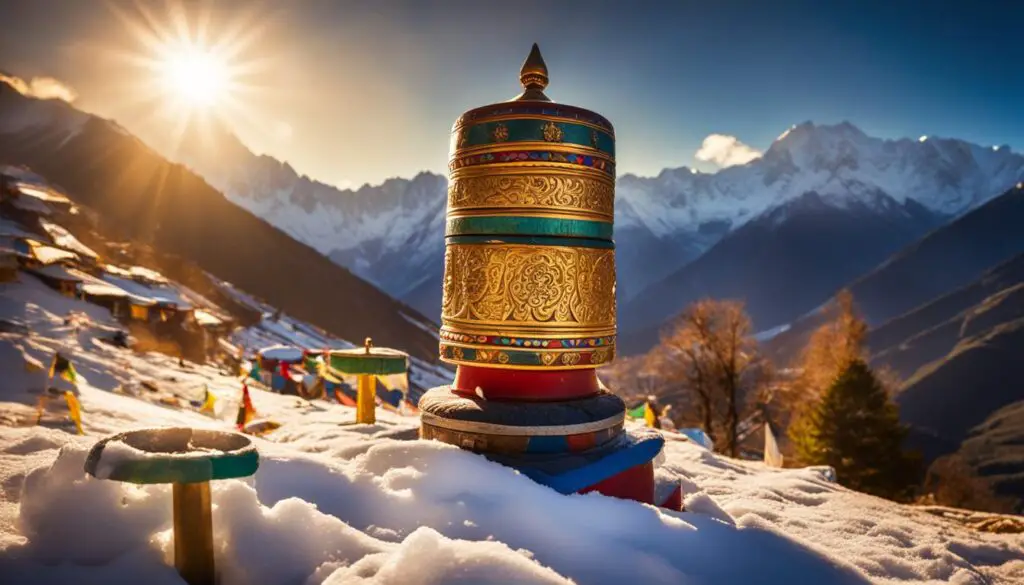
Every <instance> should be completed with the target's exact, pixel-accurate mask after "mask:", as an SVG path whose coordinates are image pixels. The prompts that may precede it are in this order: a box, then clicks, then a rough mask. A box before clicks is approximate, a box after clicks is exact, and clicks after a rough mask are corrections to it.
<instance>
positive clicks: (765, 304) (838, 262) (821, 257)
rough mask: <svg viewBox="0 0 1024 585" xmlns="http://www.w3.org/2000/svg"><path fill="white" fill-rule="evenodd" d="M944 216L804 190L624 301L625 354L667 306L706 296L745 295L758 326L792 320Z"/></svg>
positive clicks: (642, 346) (649, 335) (877, 198)
mask: <svg viewBox="0 0 1024 585" xmlns="http://www.w3.org/2000/svg"><path fill="white" fill-rule="evenodd" d="M941 221H942V218H941V217H940V216H937V215H935V214H934V213H932V212H930V211H928V210H927V209H925V208H923V207H922V206H920V205H917V204H915V203H913V202H908V203H906V204H899V203H897V202H896V201H895V200H894V199H893V198H891V197H889V196H887V195H885V194H883V193H875V195H874V197H873V198H872V199H870V200H867V201H861V200H850V201H847V202H846V203H845V204H844V205H842V206H839V205H837V204H836V202H835V201H834V200H832V199H829V198H826V197H823V196H822V195H819V194H817V193H807V194H805V195H803V196H801V197H799V198H797V199H795V200H793V201H791V202H789V203H786V204H784V205H781V206H779V207H777V208H775V209H773V210H772V211H770V212H768V213H766V214H764V215H762V216H760V217H758V218H756V219H754V220H753V221H751V222H749V223H747V224H746V225H744V226H743V227H741V228H739V229H737V230H735V231H734V232H732V233H731V234H729V235H728V236H726V237H725V238H724V239H722V240H721V241H720V242H718V243H717V244H715V246H713V247H712V248H711V249H710V250H709V251H708V252H706V253H705V254H704V255H702V256H701V257H700V258H698V259H697V260H694V261H693V262H691V263H690V264H688V265H687V266H685V267H684V268H682V269H681V270H679V271H677V272H675V273H673V274H672V275H670V276H669V277H668V278H666V279H665V280H662V281H661V282H659V283H657V284H655V285H652V286H650V287H649V288H648V289H647V290H645V291H644V292H643V293H641V294H639V295H637V297H636V298H634V299H633V300H632V301H629V302H627V303H625V304H624V305H623V306H622V308H621V309H620V315H621V317H620V319H621V321H622V323H623V328H624V329H626V333H625V334H624V335H623V342H622V347H623V352H625V353H639V352H643V351H646V350H647V349H649V348H650V347H651V346H652V345H653V344H654V343H655V342H656V341H657V331H658V328H659V327H660V326H661V325H662V323H663V322H664V320H665V315H666V311H668V312H669V313H668V314H675V313H678V312H679V311H682V310H683V309H684V308H685V307H686V306H687V305H688V304H690V303H692V302H695V301H697V300H699V299H701V298H706V297H710V298H718V299H740V300H743V301H744V302H745V304H746V310H747V312H748V314H749V315H750V317H751V320H752V321H753V323H754V326H755V328H756V329H758V330H763V329H769V328H772V327H776V326H778V325H782V324H785V323H788V322H789V321H791V320H792V319H795V318H796V317H798V316H799V315H801V314H803V313H805V312H806V311H807V310H809V309H811V308H813V307H815V306H818V305H820V304H822V303H823V302H825V301H826V300H827V299H828V297H829V296H830V295H831V294H832V293H833V292H834V291H835V290H836V289H837V288H838V287H840V286H842V284H843V283H845V282H848V281H849V280H850V279H852V278H855V277H856V276H857V275H859V274H861V273H863V272H864V271H867V270H870V268H871V267H872V266H875V265H876V264H878V263H879V262H881V261H882V260H884V259H885V258H886V257H887V256H888V255H889V254H891V253H892V252H894V251H896V250H898V249H900V248H901V247H903V246H905V245H907V244H909V243H910V242H913V241H914V240H916V239H917V238H918V237H920V236H921V235H923V234H925V233H926V232H927V231H928V230H930V229H931V228H933V227H935V226H936V225H938V224H939V223H940V222H941ZM630 326H632V327H633V329H629V327H630ZM629 331H633V333H628V332H629Z"/></svg>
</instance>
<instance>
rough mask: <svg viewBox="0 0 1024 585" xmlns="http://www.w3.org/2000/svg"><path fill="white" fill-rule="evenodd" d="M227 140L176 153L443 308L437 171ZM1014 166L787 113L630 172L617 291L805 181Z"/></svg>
mask: <svg viewBox="0 0 1024 585" xmlns="http://www.w3.org/2000/svg"><path fill="white" fill-rule="evenodd" d="M224 143H231V144H233V145H234V146H233V147H232V148H231V149H230V150H231V151H233V152H235V153H236V154H234V155H232V156H230V157H227V158H225V157H224V156H222V153H223V150H218V156H217V157H211V156H204V154H203V152H202V150H201V148H200V147H199V146H198V145H197V144H196V143H195V141H193V142H192V144H193V147H192V148H191V149H190V150H189V149H187V150H186V151H185V152H184V154H183V155H182V156H181V159H182V162H184V163H185V164H187V165H189V166H191V167H192V168H194V169H195V170H196V171H197V172H198V173H200V174H201V175H203V176H204V177H205V178H206V179H207V180H208V181H210V183H211V184H213V185H214V186H215V187H217V188H218V189H219V190H221V191H222V192H224V193H225V194H226V195H227V196H228V198H229V199H231V201H233V202H235V203H237V204H239V205H241V206H242V207H245V208H246V209H248V210H250V211H252V212H253V213H255V214H256V215H258V216H260V217H263V218H265V219H266V220H267V221H269V222H270V223H272V224H273V225H275V226H277V227H278V228H280V229H282V230H283V231H285V232H287V233H288V234H290V235H292V236H293V237H295V238H296V239H298V240H300V241H302V242H304V243H306V244H308V245H310V246H312V247H314V248H316V249H317V250H319V251H320V252H322V253H324V254H326V255H328V256H330V257H331V258H332V259H334V260H335V261H337V262H339V263H341V264H343V265H344V266H346V267H348V268H349V269H350V270H352V271H353V272H355V273H356V274H358V275H359V276H361V277H363V278H365V279H367V280H369V281H371V282H373V283H375V284H377V285H379V286H380V287H382V288H383V289H384V290H386V291H387V292H389V293H390V294H392V295H393V296H395V297H398V298H400V299H402V300H405V301H406V302H408V303H409V304H410V305H412V306H413V307H415V308H417V309H418V310H420V311H421V312H423V313H424V314H426V315H433V316H436V315H437V314H438V311H439V306H440V303H439V297H440V280H441V275H442V265H443V255H444V251H443V233H444V208H445V188H446V179H445V178H444V177H441V176H439V175H435V174H432V173H421V174H420V175H417V176H416V177H414V178H413V179H389V180H387V181H385V182H384V183H383V184H381V185H377V186H369V185H364V186H363V187H361V188H359V189H356V190H340V189H336V188H334V187H331V186H329V185H325V184H323V183H320V182H317V181H315V180H313V179H311V178H309V177H305V176H301V175H299V174H298V173H296V172H295V170H294V169H292V168H291V167H290V166H289V165H287V164H283V163H281V162H279V161H277V160H275V159H273V158H271V157H267V156H257V155H255V154H253V153H251V152H249V151H248V150H246V149H245V147H244V146H242V145H241V144H240V143H239V142H238V141H237V140H236V139H234V138H233V137H231V136H230V135H228V134H226V133H225V134H224V136H223V138H222V139H218V140H217V141H214V144H215V145H216V148H219V149H223V146H222V145H223V144H224ZM225 161H228V162H227V163H226V162H225ZM1022 177H1024V157H1022V156H1021V155H1019V154H1017V153H1014V152H1012V151H1011V150H1010V149H1009V148H1008V147H997V148H989V147H982V146H977V145H974V144H970V143H967V142H964V141H961V140H955V139H944V138H921V139H918V140H910V139H901V140H883V139H879V138H873V137H870V136H867V135H866V134H864V133H863V132H861V131H860V130H859V129H857V128H856V127H855V126H853V125H852V124H850V123H848V122H844V123H841V124H837V125H832V126H829V125H815V124H813V123H810V122H805V123H803V124H800V125H797V126H794V127H792V128H790V129H789V130H787V131H786V132H784V133H783V134H782V135H781V136H780V137H779V138H778V139H777V140H776V141H775V142H774V143H773V144H772V145H771V147H770V148H769V149H768V151H767V152H766V153H765V155H764V156H763V157H762V158H760V159H757V160H754V161H752V162H750V163H747V164H745V165H741V166H734V167H729V168H726V169H723V170H721V171H719V172H717V173H701V172H697V171H695V170H692V169H689V168H686V167H682V168H678V169H666V170H665V171H663V172H662V173H660V174H659V175H658V176H657V177H647V178H643V177H636V176H634V175H624V176H622V177H620V179H619V184H618V189H617V200H616V210H615V216H616V226H615V230H616V233H615V238H616V243H617V246H618V255H619V262H618V264H619V275H620V278H619V281H620V283H619V298H620V300H621V301H628V300H629V299H631V298H633V297H634V296H636V295H637V294H639V293H640V292H642V291H643V290H644V289H645V288H647V287H648V286H649V285H651V284H653V283H655V282H658V281H659V280H662V279H663V278H664V277H666V276H668V275H669V274H671V273H672V272H674V271H675V270H677V269H679V268H680V267H682V266H684V265H686V264H687V263H689V262H690V261H692V260H694V259H695V258H697V257H698V256H700V255H701V254H702V253H704V252H705V251H707V250H708V249H709V248H710V247H711V246H713V245H714V244H715V243H716V242H718V241H719V240H720V239H721V238H722V237H723V236H725V235H726V234H727V233H729V232H730V231H732V230H735V229H736V228H738V227H740V226H742V225H744V224H746V223H747V222H748V221H750V220H751V219H753V218H755V217H757V216H759V215H761V214H763V213H765V212H767V211H769V210H771V209H773V208H775V207H777V206H779V205H782V204H784V203H786V202H788V201H791V200H794V199H796V198H798V197H800V196H802V195H804V194H805V193H808V192H814V193H817V194H818V195H820V196H821V197H822V199H823V200H824V201H825V202H826V203H827V204H828V205H832V206H835V207H837V208H839V209H843V208H846V207H849V206H850V205H853V204H855V203H856V202H862V203H866V204H868V205H874V204H876V203H877V202H878V201H879V199H878V197H877V194H878V193H880V192H881V193H884V194H885V195H887V196H888V198H891V200H893V201H895V202H896V203H897V204H899V206H902V205H903V204H906V203H907V202H908V201H911V200H912V201H914V202H916V203H917V204H919V205H920V206H923V207H924V208H925V209H927V210H928V211H930V212H933V213H936V214H938V215H941V216H955V215H958V214H960V213H963V212H964V211H966V210H967V209H970V208H971V207H973V206H975V205H977V204H979V203H982V202H984V201H985V200H987V199H988V198H990V197H992V196H994V195H996V194H998V193H1001V192H1003V191H1005V190H1006V189H1007V188H1008V187H1009V186H1011V185H1013V184H1014V183H1016V182H1017V181H1019V180H1021V178H1022ZM885 205H888V202H886V203H885ZM654 258H657V261H656V262H655V261H654V260H653V259H654Z"/></svg>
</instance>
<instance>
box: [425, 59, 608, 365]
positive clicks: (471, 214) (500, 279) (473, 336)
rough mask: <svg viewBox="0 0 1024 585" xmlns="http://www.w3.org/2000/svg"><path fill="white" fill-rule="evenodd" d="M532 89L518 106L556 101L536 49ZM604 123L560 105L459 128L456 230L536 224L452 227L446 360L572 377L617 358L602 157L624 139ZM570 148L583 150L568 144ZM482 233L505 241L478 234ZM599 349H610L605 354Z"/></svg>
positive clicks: (525, 75) (474, 116)
mask: <svg viewBox="0 0 1024 585" xmlns="http://www.w3.org/2000/svg"><path fill="white" fill-rule="evenodd" d="M520 81H521V82H522V84H523V88H524V91H523V93H522V94H521V95H520V96H519V97H517V98H516V100H519V101H550V100H549V99H548V98H547V96H545V95H544V93H543V92H544V89H545V88H546V87H547V85H548V70H547V66H546V65H545V63H544V59H543V57H541V54H540V49H539V48H538V47H537V46H536V45H534V46H533V47H532V49H531V51H530V55H529V56H528V57H527V59H526V62H525V63H524V64H523V67H522V70H521V71H520ZM514 101H515V100H514ZM512 120H516V121H522V120H532V121H533V122H530V123H527V124H523V123H521V122H518V123H516V124H513V123H512ZM601 120H602V118H601V117H600V116H597V115H596V114H593V113H591V112H587V111H586V110H583V109H581V108H575V107H572V106H564V105H559V104H553V105H546V104H509V105H507V106H502V105H500V104H495V105H494V106H485V107H482V108H477V109H476V110H470V111H469V112H467V113H466V114H464V115H463V116H461V117H460V118H459V119H458V120H457V121H456V123H455V125H454V127H453V128H452V132H453V136H452V142H451V144H452V152H451V156H450V159H449V188H448V209H447V214H448V219H449V220H455V219H460V218H478V217H492V218H498V217H515V218H518V217H523V218H531V219H530V220H529V221H483V222H481V221H476V220H474V221H457V222H454V223H451V224H450V227H451V229H452V233H451V234H450V237H449V238H448V239H447V241H446V246H445V278H444V284H443V299H442V317H441V323H442V331H443V332H445V333H446V334H447V335H449V337H442V340H441V342H440V345H441V348H440V349H441V354H442V355H441V359H442V360H443V361H446V362H450V363H464V364H473V365H477V366H481V367H488V368H492V367H493V368H509V369H550V370H563V369H577V368H593V367H597V366H599V365H601V364H604V363H607V361H610V360H611V359H612V357H613V356H614V354H615V341H614V337H615V332H616V326H615V250H614V247H613V244H612V242H611V239H610V235H611V230H610V229H609V228H610V227H611V226H610V225H608V224H611V223H613V222H614V216H615V177H614V168H615V167H614V164H615V157H614V155H612V154H610V153H609V152H605V151H602V150H600V149H598V148H597V147H598V145H599V144H601V142H602V141H603V140H604V138H603V135H604V134H607V135H610V136H611V137H612V138H613V139H614V131H613V130H611V129H610V127H605V126H604V125H602V124H601ZM481 125H484V126H482V127H481ZM581 126H582V127H583V128H580V127H581ZM474 128H475V129H474ZM523 129H525V130H523ZM538 129H539V132H538ZM484 130H486V131H487V132H488V133H490V136H489V138H490V141H489V143H488V144H478V145H475V146H468V145H469V142H470V140H469V136H470V134H472V142H474V143H475V142H486V141H487V140H486V139H487V136H485V135H484V134H482V132H483V131H484ZM521 130H522V131H524V132H525V131H529V133H527V134H522V133H521ZM581 130H582V132H581ZM521 137H523V138H529V140H519V138H521ZM567 137H568V138H570V139H571V140H572V141H573V142H572V143H566V142H564V140H565V139H566V138H567ZM510 138H515V142H514V143H509V142H508V141H509V139H510ZM577 142H583V143H584V144H577ZM605 148H606V150H612V148H610V147H607V146H606V147H605ZM529 156H533V157H534V158H532V159H530V158H529ZM520 157H522V158H524V159H526V160H520ZM545 158H546V160H545ZM508 159H515V160H508ZM541 218H543V220H547V219H551V220H575V222H573V221H565V222H557V221H556V222H548V221H543V220H541ZM579 221H583V222H599V223H600V224H604V225H597V224H595V223H590V224H587V223H576V222H579ZM478 228H479V229H480V230H482V231H483V232H486V233H487V234H491V233H492V232H493V233H494V235H493V237H492V236H490V235H483V234H473V233H469V232H470V231H472V230H473V229H478ZM467 230H468V231H467ZM462 231H466V233H465V234H463V233H461V232H462ZM506 231H507V232H510V233H506ZM506 236H507V237H506ZM495 338H498V339H499V341H500V342H501V343H502V345H501V346H499V345H497V343H498V342H496V341H495ZM594 338H606V339H602V340H600V343H601V345H600V346H598V345H597V340H595V339H594ZM538 340H556V341H557V343H551V344H550V345H551V347H548V344H547V343H541V341H538ZM506 344H508V345H511V346H512V347H509V346H507V345H506ZM556 346H557V347H556Z"/></svg>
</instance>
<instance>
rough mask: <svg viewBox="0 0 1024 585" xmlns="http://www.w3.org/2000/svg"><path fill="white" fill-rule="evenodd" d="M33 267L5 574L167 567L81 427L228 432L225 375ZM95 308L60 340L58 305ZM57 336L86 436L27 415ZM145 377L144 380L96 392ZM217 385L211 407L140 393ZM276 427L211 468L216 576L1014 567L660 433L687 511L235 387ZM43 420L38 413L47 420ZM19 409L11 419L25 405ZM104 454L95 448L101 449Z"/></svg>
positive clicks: (719, 579) (734, 574)
mask: <svg viewBox="0 0 1024 585" xmlns="http://www.w3.org/2000/svg"><path fill="white" fill-rule="evenodd" d="M32 280H33V279H31V278H26V282H24V283H19V284H7V285H0V317H3V318H13V317H19V318H21V319H23V320H25V321H26V322H27V324H28V325H29V327H30V329H31V331H32V333H31V334H30V335H28V336H17V335H13V334H0V368H2V369H3V371H4V372H5V376H4V379H3V381H2V382H0V489H2V491H0V493H3V494H4V497H3V498H0V574H2V575H3V581H4V582H11V583H18V584H19V585H22V584H23V585H34V584H53V583H75V584H76V585H82V584H97V585H98V584H105V585H119V584H121V583H138V582H140V581H145V582H146V583H155V584H161V585H162V584H172V583H173V584H180V583H181V582H182V581H181V580H180V579H179V578H178V577H177V575H176V574H175V572H174V570H173V567H172V565H171V564H170V560H171V559H172V558H173V537H172V525H173V524H172V519H171V507H170V498H171V493H170V487H169V486H166V485H150V486H139V485H133V484H126V483H120V482H116V481H109V480H102V479H96V478H92V477H89V476H88V475H86V474H85V472H84V471H83V465H84V461H85V456H86V454H87V452H88V449H89V448H90V447H91V445H92V444H93V443H94V442H95V441H96V440H97V439H98V438H100V437H103V436H107V435H109V434H112V433H116V432H122V431H125V430H129V429H133V428H140V427H152V426H180V425H190V426H194V427H199V428H217V429H221V430H231V429H232V428H233V421H234V413H235V409H236V408H237V404H238V400H239V397H240V384H239V381H238V379H237V378H233V377H231V376H228V375H224V374H223V373H221V372H219V371H217V370H216V369H215V368H212V367H208V366H200V365H195V364H187V365H186V367H184V368H182V367H179V366H178V363H177V360H176V359H172V358H168V357H166V356H161V355H159V354H134V353H132V352H130V351H128V350H124V349H120V348H116V347H111V346H107V345H105V344H100V343H95V337H96V335H97V329H96V328H97V327H101V326H103V325H104V324H109V323H111V322H112V320H111V319H110V316H109V314H107V313H106V311H105V310H104V309H100V308H97V307H95V306H92V305H88V304H86V303H82V302H80V301H76V300H74V299H69V298H65V297H61V296H60V295H58V294H56V293H54V292H53V291H50V290H49V289H46V288H45V287H43V286H42V285H41V284H39V283H38V282H32ZM71 310H75V311H82V312H84V313H87V314H88V315H89V317H90V319H91V321H92V322H93V323H94V325H93V326H88V327H85V328H83V329H81V330H80V331H79V332H78V333H77V335H76V334H75V333H74V331H73V330H72V329H71V328H70V327H67V326H64V325H63V324H62V319H61V317H62V316H63V315H64V314H66V313H67V312H68V311H71ZM58 347H59V348H62V349H64V350H65V351H67V352H69V354H70V355H71V359H72V361H73V363H74V365H75V368H76V369H77V370H78V371H79V373H80V374H81V376H82V377H83V378H84V379H85V381H84V382H81V383H80V384H79V385H78V392H79V394H80V402H81V404H82V410H83V425H84V429H85V432H86V436H84V437H79V436H76V435H73V434H68V432H65V431H64V430H61V429H60V428H54V427H53V423H47V422H44V424H42V425H38V426H32V425H31V422H32V421H33V420H34V396H33V395H32V394H29V393H28V392H27V390H29V389H30V388H33V387H35V388H41V385H42V382H43V381H44V377H45V372H42V371H35V372H29V371H27V370H26V369H25V367H24V366H23V362H24V361H25V360H27V359H29V358H31V359H33V360H35V361H36V362H38V363H48V361H49V357H50V356H51V355H52V352H53V350H54V349H56V348H58ZM145 380H148V381H149V382H150V383H151V384H155V385H156V387H157V388H158V390H157V391H156V392H150V391H147V390H141V391H139V392H138V396H131V395H127V394H118V393H115V392H113V390H114V389H115V388H117V387H118V386H125V387H133V386H137V385H138V384H139V383H140V382H141V381H145ZM204 386H205V387H206V388H209V390H210V391H211V392H213V393H214V394H215V396H216V397H217V406H216V409H215V416H213V417H207V416H204V415H201V414H199V413H197V412H195V411H193V410H192V409H190V408H188V407H187V406H186V407H184V408H174V407H168V406H165V405H162V404H161V403H160V402H159V401H158V398H167V397H174V396H179V397H191V398H192V399H198V398H199V397H201V396H202V392H203V387H204ZM251 396H252V400H253V403H254V406H255V408H256V410H257V412H258V413H259V415H260V416H261V417H267V418H271V419H273V420H275V421H277V422H279V423H281V427H280V428H279V429H278V430H276V431H274V432H272V433H270V434H268V435H266V437H264V438H253V439H252V440H253V442H254V444H255V445H256V446H257V448H258V449H259V451H260V456H261V462H260V466H259V469H258V471H257V472H256V474H255V475H254V476H253V477H251V478H244V479H237V480H224V481H214V482H212V484H211V489H212V502H213V526H214V542H215V546H216V550H215V555H216V559H217V566H218V568H219V570H220V571H221V583H222V584H223V585H236V584H246V585H264V584H265V585H280V584H287V583H295V584H309V585H315V584H320V583H326V584H341V583H345V584H349V583H373V584H399V583H401V584H414V585H419V584H422V585H427V584H431V585H433V584H440V583H446V584H447V583H460V584H470V583H472V584H499V583H501V584H504V583H545V584H547V583H551V584H555V583H558V584H568V583H579V584H597V585H603V584H606V583H607V584H619V583H645V584H680V583H682V584H705V583H744V584H757V583H765V584H775V583H779V584H787V585H789V584H791V583H828V584H835V585H854V584H865V583H881V584H892V585H896V584H900V585H916V584H926V583H927V584H938V583H954V584H959V585H968V584H971V585H982V584H1000V583H1006V584H1009V583H1015V582H1016V583H1019V582H1022V581H1021V580H1022V579H1024V545H1022V542H1021V539H1020V538H1019V536H1014V535H995V534H982V533H977V532H973V531H971V530H969V529H967V528H965V527H962V526H960V525H959V524H956V523H952V522H949V521H947V520H945V519H943V518H940V517H937V516H933V515H931V514H929V513H927V512H925V511H921V510H917V509H915V508H912V507H908V506H902V505H899V504H895V503H892V502H888V501H885V500H881V499H878V498H874V497H871V496H867V495H864V494H860V493H857V492H853V491H850V490H847V489H845V488H842V487H840V486H838V485H837V484H835V483H833V482H831V481H829V480H828V479H827V478H826V477H825V474H824V473H823V470H821V469H813V468H812V469H786V470H778V469H770V468H767V467H765V466H764V465H762V464H759V463H751V462H740V461H736V460H732V459H728V458H726V457H723V456H720V455H716V454H714V453H712V452H709V451H707V450H705V449H703V448H701V447H699V446H697V445H695V444H693V443H690V442H688V441H685V440H683V441H678V440H677V441H669V442H667V444H666V447H665V451H664V453H663V455H662V456H661V457H659V460H658V461H659V468H658V473H659V474H661V475H666V474H667V475H668V476H671V477H674V478H675V479H677V480H678V481H680V482H681V484H682V487H683V492H684V494H685V502H686V506H687V510H688V511H686V512H671V511H666V510H662V509H659V508H655V507H652V506H647V505H642V504H639V503H636V502H630V501H624V500H617V499H614V498H608V497H604V496H601V495H598V494H588V495H574V496H562V495H559V494H557V493H555V492H554V491H552V490H550V489H548V488H545V487H543V486H540V485H538V484H535V483H533V482H532V481H530V480H529V479H527V478H525V477H524V476H522V475H520V474H519V473H517V472H516V471H514V470H512V469H509V468H506V467H503V466H500V465H498V464H495V463H492V462H489V461H488V460H486V459H484V458H482V457H480V456H477V455H474V454H471V453H468V452H465V451H462V450H459V449H457V448H455V447H452V446H449V445H444V444H441V443H437V442H430V441H419V440H400V439H397V438H395V437H397V436H401V435H408V434H409V433H410V432H411V433H413V434H414V433H415V429H416V427H417V425H418V419H416V418H415V417H403V416H400V415H397V414H395V413H391V412H386V411H378V421H377V423H376V424H374V425H358V424H354V411H353V409H351V408H348V407H345V406H341V405H337V404H331V403H327V402H319V401H318V402H307V401H304V400H301V399H297V398H295V397H290V396H282V395H277V394H272V393H268V392H263V391H261V390H258V389H251ZM48 417H49V418H50V419H53V418H58V416H57V415H56V414H52V413H51V414H50V415H48ZM25 421H29V422H27V423H26V422H25ZM112 453H113V452H112Z"/></svg>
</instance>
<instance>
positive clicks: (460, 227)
mask: <svg viewBox="0 0 1024 585" xmlns="http://www.w3.org/2000/svg"><path fill="white" fill-rule="evenodd" d="M445 235H447V236H471V235H517V236H554V237H563V238H589V239H594V240H610V239H612V224H611V222H606V221H589V220H583V219H562V218H554V217H522V216H472V217H453V218H450V219H449V220H448V225H447V228H446V230H445Z"/></svg>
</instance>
